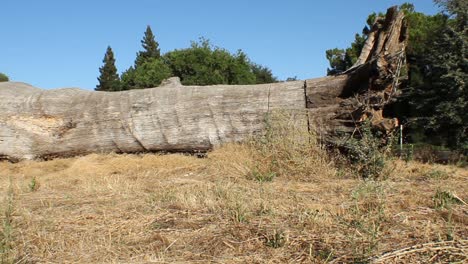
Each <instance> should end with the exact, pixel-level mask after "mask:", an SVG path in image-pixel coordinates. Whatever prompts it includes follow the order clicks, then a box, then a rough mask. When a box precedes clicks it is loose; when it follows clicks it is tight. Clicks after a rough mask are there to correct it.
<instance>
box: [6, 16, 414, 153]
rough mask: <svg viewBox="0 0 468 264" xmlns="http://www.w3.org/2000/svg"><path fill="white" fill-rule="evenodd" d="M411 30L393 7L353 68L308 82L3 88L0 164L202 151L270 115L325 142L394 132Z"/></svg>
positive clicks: (249, 130)
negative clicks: (366, 127) (356, 133)
mask: <svg viewBox="0 0 468 264" xmlns="http://www.w3.org/2000/svg"><path fill="white" fill-rule="evenodd" d="M406 32H407V30H406V24H405V22H404V18H403V13H402V12H398V10H397V8H396V7H394V8H390V9H389V10H388V12H387V15H386V18H385V19H377V21H376V24H375V25H374V27H372V31H371V33H370V36H369V38H368V40H367V42H366V44H365V48H364V49H363V52H362V54H361V56H360V58H359V60H358V62H357V63H356V65H354V66H353V67H352V68H351V69H349V70H348V71H346V72H345V73H343V74H340V75H337V76H328V77H324V78H318V79H311V80H306V81H294V82H282V83H272V84H262V85H214V86H183V85H181V84H180V82H179V81H178V79H177V78H171V79H170V80H169V81H167V82H165V83H163V84H162V85H161V86H160V87H156V88H152V89H145V90H130V91H122V92H112V93H111V92H93V91H85V90H81V89H76V88H67V89H57V90H42V89H38V88H35V87H32V86H30V85H27V84H23V83H13V82H7V83H0V98H1V101H0V159H1V158H3V159H9V160H21V159H36V158H51V157H65V156H74V155H81V154H87V153H101V152H103V153H108V152H117V153H132V152H153V151H206V150H209V149H211V148H213V146H216V145H219V144H222V143H225V142H235V141H241V140H243V139H246V138H247V137H249V136H251V135H253V134H256V133H260V132H261V131H262V130H263V129H264V128H265V118H266V117H267V115H268V114H269V113H271V112H272V111H274V110H285V111H292V112H297V113H301V114H299V115H295V116H296V118H297V119H303V120H298V121H300V122H301V121H307V122H304V123H305V124H309V126H308V127H306V129H315V130H317V132H319V133H320V134H321V135H323V136H324V138H326V139H327V140H330V139H332V138H333V137H335V136H336V135H338V134H340V133H349V132H352V130H353V129H354V128H355V126H356V123H357V122H362V121H363V120H365V119H370V120H371V121H372V124H373V125H374V126H376V127H380V128H381V129H383V130H388V129H392V127H393V126H395V125H396V122H397V121H396V120H394V119H386V118H384V117H383V116H382V110H383V107H384V106H385V105H386V104H387V103H389V102H390V100H391V99H392V98H393V97H394V96H395V94H396V91H397V87H398V85H399V83H398V79H399V77H400V76H399V75H400V71H401V68H402V67H403V66H404V64H405V61H404V58H405V47H406V39H407V36H406ZM307 116H308V117H307ZM307 119H308V120H307Z"/></svg>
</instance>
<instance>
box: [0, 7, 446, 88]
mask: <svg viewBox="0 0 468 264" xmlns="http://www.w3.org/2000/svg"><path fill="white" fill-rule="evenodd" d="M404 2H407V1H404V0H327V1H321V0H317V1H312V0H291V1H286V0H282V1H280V0H231V1H221V0H200V1H195V0H167V1H162V0H161V1H160V0H153V1H151V0H132V1H123V0H113V1H111V0H75V1H65V0H41V1H38V0H2V3H1V5H0V6H1V11H0V14H1V15H0V25H2V27H1V28H2V30H1V37H0V72H4V73H6V74H7V75H8V76H10V79H11V80H13V81H21V82H27V83H30V84H32V85H35V86H38V87H41V88H58V87H81V88H86V89H93V88H94V87H95V86H96V84H97V80H96V78H97V76H98V73H99V71H98V68H99V67H100V66H101V65H102V59H103V56H104V52H105V50H106V47H107V45H110V46H111V47H112V48H113V50H114V53H115V56H116V59H117V63H116V65H117V68H118V70H119V72H122V71H124V70H125V69H127V68H128V67H129V66H131V65H132V64H133V62H134V59H135V54H136V52H137V51H138V50H140V49H141V45H140V40H141V39H142V37H143V32H144V30H145V28H146V25H150V26H151V28H152V29H153V32H154V33H155V35H156V40H157V41H158V42H159V44H160V48H161V51H162V52H167V51H170V50H173V49H177V48H179V49H180V48H185V47H188V46H189V45H190V41H192V40H198V39H199V37H202V36H203V37H206V38H208V39H209V40H210V41H211V42H212V43H213V44H214V45H216V46H219V47H223V48H226V49H228V50H230V51H232V52H235V51H236V50H238V49H242V50H243V51H244V52H246V53H247V55H248V56H249V57H250V58H251V60H252V61H254V62H256V63H259V64H262V65H265V66H268V67H269V68H271V69H272V71H273V73H274V75H276V76H278V77H279V78H280V79H286V78H287V77H292V76H297V77H298V78H300V79H306V78H312V77H318V76H324V75H325V74H326V69H327V66H328V63H327V61H326V59H325V50H326V49H329V48H334V47H340V48H342V47H346V46H347V45H349V43H350V42H351V41H352V40H353V39H354V34H355V33H356V32H360V31H361V30H362V28H363V26H364V25H365V20H366V18H367V15H368V14H369V13H371V12H374V11H385V10H386V9H387V8H388V7H390V6H392V5H399V4H402V3H404ZM410 2H412V3H414V4H415V6H416V10H417V11H420V12H424V13H427V14H434V13H436V12H437V11H438V9H437V7H436V6H434V4H433V3H432V1H431V0H413V1H410Z"/></svg>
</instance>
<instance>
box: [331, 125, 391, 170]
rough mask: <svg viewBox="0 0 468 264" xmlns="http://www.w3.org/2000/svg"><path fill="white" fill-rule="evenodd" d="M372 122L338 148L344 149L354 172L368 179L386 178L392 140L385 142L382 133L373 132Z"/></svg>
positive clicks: (362, 126) (363, 126)
mask: <svg viewBox="0 0 468 264" xmlns="http://www.w3.org/2000/svg"><path fill="white" fill-rule="evenodd" d="M371 128H372V125H371V124H370V122H365V123H363V124H362V125H361V127H360V130H359V131H358V132H359V133H358V134H357V135H356V136H355V137H350V138H348V139H346V140H344V141H343V142H342V143H340V144H339V145H338V146H339V147H340V148H342V149H343V151H344V153H345V154H346V157H347V159H348V160H349V162H350V163H351V165H352V167H353V169H354V170H356V171H357V172H358V174H359V175H360V176H361V177H363V178H366V179H377V178H381V177H382V176H385V175H384V173H385V172H386V169H387V166H388V164H387V163H388V162H387V160H388V154H389V151H390V150H391V143H390V142H391V140H388V141H383V140H382V137H381V135H380V132H373V131H372V129H371Z"/></svg>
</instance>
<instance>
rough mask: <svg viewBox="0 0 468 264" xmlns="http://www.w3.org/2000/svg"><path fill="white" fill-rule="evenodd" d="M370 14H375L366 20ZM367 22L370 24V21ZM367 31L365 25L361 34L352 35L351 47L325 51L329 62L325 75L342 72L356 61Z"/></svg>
mask: <svg viewBox="0 0 468 264" xmlns="http://www.w3.org/2000/svg"><path fill="white" fill-rule="evenodd" d="M372 16H374V17H375V14H373V15H371V16H369V19H368V21H370V18H371V17H372ZM372 21H373V20H372ZM368 23H369V25H371V24H370V22H368ZM368 33H369V28H368V27H367V26H366V27H364V29H363V33H362V34H356V35H355V36H354V42H352V43H351V47H349V48H347V49H339V48H334V49H329V50H327V51H326V52H325V54H326V57H327V60H328V61H329V63H330V68H328V69H327V75H334V74H338V73H341V72H344V71H346V70H347V69H349V68H351V66H353V65H354V63H356V61H357V60H358V58H359V55H360V54H361V50H362V48H363V47H364V44H365V41H366V38H367V35H368Z"/></svg>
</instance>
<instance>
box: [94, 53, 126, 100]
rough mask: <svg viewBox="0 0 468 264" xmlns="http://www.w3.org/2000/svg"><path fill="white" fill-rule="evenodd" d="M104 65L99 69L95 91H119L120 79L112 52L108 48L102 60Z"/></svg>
mask: <svg viewBox="0 0 468 264" xmlns="http://www.w3.org/2000/svg"><path fill="white" fill-rule="evenodd" d="M102 62H103V63H104V65H103V66H102V67H101V68H99V72H100V73H101V75H100V76H99V77H98V81H99V84H98V85H97V86H96V88H95V90H96V91H108V92H111V91H120V90H121V84H120V78H119V75H118V74H117V68H116V67H115V58H114V52H113V51H112V48H111V47H110V46H108V47H107V51H106V55H104V59H103V60H102Z"/></svg>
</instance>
